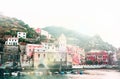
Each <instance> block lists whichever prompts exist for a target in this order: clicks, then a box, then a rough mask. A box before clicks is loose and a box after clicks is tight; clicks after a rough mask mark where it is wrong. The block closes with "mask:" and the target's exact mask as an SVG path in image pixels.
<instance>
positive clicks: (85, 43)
mask: <svg viewBox="0 0 120 79" xmlns="http://www.w3.org/2000/svg"><path fill="white" fill-rule="evenodd" d="M42 29H43V30H46V31H48V32H49V33H50V34H51V35H52V36H53V37H54V38H56V39H57V38H58V37H59V36H60V35H61V34H62V33H63V34H64V35H65V36H66V37H67V43H68V44H72V45H78V46H80V47H81V48H84V49H85V51H90V50H91V49H96V50H106V51H115V50H116V48H115V47H114V46H112V45H111V44H109V43H107V42H104V41H103V40H102V39H101V37H100V36H99V35H95V36H93V37H90V36H87V35H84V34H80V33H77V32H75V31H73V30H68V29H66V28H63V27H55V26H48V27H45V28H42ZM18 31H24V32H26V33H27V38H36V36H37V34H36V32H35V31H34V29H33V28H31V27H30V26H29V25H28V24H26V23H24V21H22V20H19V19H17V18H11V17H7V16H3V15H0V38H3V37H4V35H9V34H10V35H12V36H16V33H15V32H18ZM0 42H1V41H0Z"/></svg>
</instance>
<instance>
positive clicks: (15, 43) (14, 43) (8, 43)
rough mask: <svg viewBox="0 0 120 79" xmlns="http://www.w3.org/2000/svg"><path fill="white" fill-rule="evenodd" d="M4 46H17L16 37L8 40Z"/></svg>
mask: <svg viewBox="0 0 120 79" xmlns="http://www.w3.org/2000/svg"><path fill="white" fill-rule="evenodd" d="M5 45H19V43H18V38H16V37H12V38H8V39H7V41H6V42H5Z"/></svg>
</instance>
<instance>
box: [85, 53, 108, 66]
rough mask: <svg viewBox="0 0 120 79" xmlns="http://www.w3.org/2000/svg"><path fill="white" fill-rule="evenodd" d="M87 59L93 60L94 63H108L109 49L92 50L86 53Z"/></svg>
mask: <svg viewBox="0 0 120 79" xmlns="http://www.w3.org/2000/svg"><path fill="white" fill-rule="evenodd" d="M86 61H92V63H93V64H108V62H109V54H108V52H107V51H90V52H88V53H86Z"/></svg>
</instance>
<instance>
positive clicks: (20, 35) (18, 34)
mask: <svg viewBox="0 0 120 79" xmlns="http://www.w3.org/2000/svg"><path fill="white" fill-rule="evenodd" d="M17 37H18V38H24V39H26V32H17Z"/></svg>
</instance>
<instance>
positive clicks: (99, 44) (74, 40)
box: [43, 26, 116, 51]
mask: <svg viewBox="0 0 120 79" xmlns="http://www.w3.org/2000/svg"><path fill="white" fill-rule="evenodd" d="M43 30H46V31H48V32H49V33H50V34H51V35H53V37H55V38H58V37H59V36H60V34H62V33H63V34H65V36H66V37H67V42H68V44H72V45H78V46H80V47H81V48H84V49H85V51H90V50H91V49H96V50H106V51H115V50H116V48H115V47H113V46H112V45H111V44H109V43H107V42H104V41H103V40H102V39H101V37H100V36H99V35H95V36H93V37H90V36H87V35H83V34H79V33H77V32H74V31H72V30H68V29H65V28H63V27H53V26H50V27H45V28H43Z"/></svg>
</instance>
